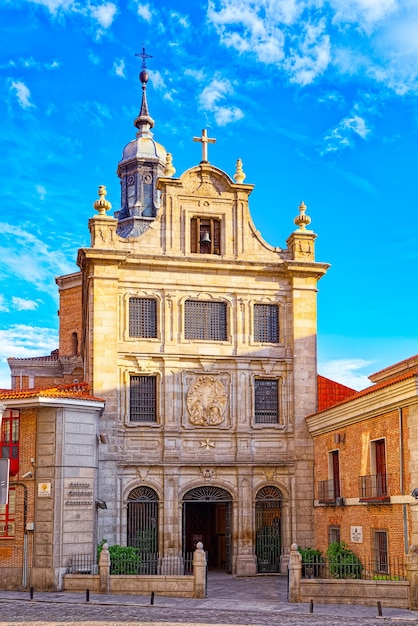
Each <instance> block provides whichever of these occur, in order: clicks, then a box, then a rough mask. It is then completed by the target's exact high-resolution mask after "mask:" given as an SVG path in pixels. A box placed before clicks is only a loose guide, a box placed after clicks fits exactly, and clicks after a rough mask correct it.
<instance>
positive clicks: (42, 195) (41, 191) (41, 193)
mask: <svg viewBox="0 0 418 626" xmlns="http://www.w3.org/2000/svg"><path fill="white" fill-rule="evenodd" d="M36 191H37V192H38V194H39V199H40V200H45V198H46V194H47V193H48V192H47V190H46V188H45V187H44V186H43V185H36Z"/></svg>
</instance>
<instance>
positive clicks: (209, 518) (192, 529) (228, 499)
mask: <svg viewBox="0 0 418 626" xmlns="http://www.w3.org/2000/svg"><path fill="white" fill-rule="evenodd" d="M231 522H232V496H231V494H230V493H229V492H228V491H226V489H221V488H220V487H213V486H203V487H196V488H195V489H191V490H190V491H188V492H187V493H186V494H185V495H184V497H183V552H192V551H193V550H194V549H195V548H196V544H197V543H198V542H199V541H201V542H202V543H203V547H204V549H205V551H206V552H207V558H208V567H209V568H219V569H223V570H225V571H226V572H231Z"/></svg>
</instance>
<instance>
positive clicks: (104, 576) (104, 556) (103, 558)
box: [99, 543, 110, 593]
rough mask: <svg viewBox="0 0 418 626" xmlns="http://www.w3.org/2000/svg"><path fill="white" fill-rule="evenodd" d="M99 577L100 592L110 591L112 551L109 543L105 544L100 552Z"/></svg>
mask: <svg viewBox="0 0 418 626" xmlns="http://www.w3.org/2000/svg"><path fill="white" fill-rule="evenodd" d="M99 578H100V583H99V585H100V593H110V553H109V546H108V545H107V543H104V544H103V549H102V551H101V552H100V557H99Z"/></svg>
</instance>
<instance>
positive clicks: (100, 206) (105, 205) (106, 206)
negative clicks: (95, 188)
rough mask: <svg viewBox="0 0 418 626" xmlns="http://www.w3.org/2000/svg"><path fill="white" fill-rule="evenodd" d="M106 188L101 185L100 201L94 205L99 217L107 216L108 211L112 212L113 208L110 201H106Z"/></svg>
mask: <svg viewBox="0 0 418 626" xmlns="http://www.w3.org/2000/svg"><path fill="white" fill-rule="evenodd" d="M106 194H107V191H106V187H105V186H104V185H100V187H99V196H100V197H99V199H98V200H96V202H95V203H94V204H93V206H94V208H95V209H96V211H98V212H99V215H106V211H110V209H111V208H112V205H111V203H110V202H109V200H106Z"/></svg>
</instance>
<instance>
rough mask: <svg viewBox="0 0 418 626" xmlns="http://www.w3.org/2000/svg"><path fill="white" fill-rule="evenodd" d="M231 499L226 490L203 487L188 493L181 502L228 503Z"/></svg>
mask: <svg viewBox="0 0 418 626" xmlns="http://www.w3.org/2000/svg"><path fill="white" fill-rule="evenodd" d="M231 499H232V498H231V494H230V493H228V491H226V489H221V488H220V487H212V486H204V487H196V488H195V489H191V490H190V491H188V492H187V493H186V494H185V495H184V497H183V502H229V501H230V500H231Z"/></svg>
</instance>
